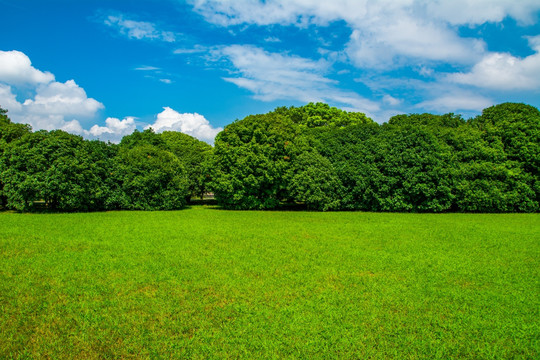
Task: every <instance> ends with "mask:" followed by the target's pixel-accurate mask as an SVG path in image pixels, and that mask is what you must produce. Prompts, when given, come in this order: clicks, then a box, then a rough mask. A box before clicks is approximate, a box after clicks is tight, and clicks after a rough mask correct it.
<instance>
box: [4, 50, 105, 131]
mask: <svg viewBox="0 0 540 360" xmlns="http://www.w3.org/2000/svg"><path fill="white" fill-rule="evenodd" d="M20 88H23V89H24V90H25V91H24V93H26V94H31V95H27V96H29V97H28V98H27V99H25V100H24V101H22V102H21V101H19V100H18V99H17V96H16V95H15V93H16V90H17V89H20ZM0 105H1V106H2V107H4V108H7V109H8V110H9V116H10V118H11V119H12V120H13V121H15V122H19V123H25V124H30V125H31V126H32V127H33V128H34V129H36V130H39V129H44V130H53V129H67V130H69V131H72V132H76V133H81V131H82V128H81V126H80V123H79V121H78V120H77V119H76V118H87V119H88V118H92V117H93V116H95V114H96V113H97V111H98V110H100V109H103V104H101V103H100V102H99V101H97V100H95V99H92V98H89V97H88V96H87V95H86V92H85V91H84V89H83V88H81V87H80V86H79V85H77V84H76V83H75V81H73V80H68V81H66V82H65V83H61V82H57V81H54V75H53V74H51V73H50V72H43V71H40V70H38V69H36V68H34V67H33V66H32V63H31V61H30V59H29V58H28V56H26V55H25V54H24V53H22V52H20V51H15V50H14V51H0Z"/></svg>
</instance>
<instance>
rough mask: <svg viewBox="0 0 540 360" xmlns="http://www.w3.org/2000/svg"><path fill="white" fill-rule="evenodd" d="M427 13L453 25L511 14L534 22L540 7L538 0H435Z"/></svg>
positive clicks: (525, 21) (513, 16)
mask: <svg viewBox="0 0 540 360" xmlns="http://www.w3.org/2000/svg"><path fill="white" fill-rule="evenodd" d="M426 8H427V14H428V15H430V16H432V17H435V18H437V19H442V20H444V21H447V22H448V23H450V24H453V25H463V24H467V25H478V24H483V23H486V22H500V21H502V20H503V19H504V18H505V17H507V16H509V17H511V18H514V19H516V20H517V21H519V22H520V23H524V24H533V23H534V22H535V20H536V19H535V12H536V11H537V10H538V9H539V8H540V5H539V2H538V1H537V0H519V1H516V0H474V1H471V0H446V1H443V0H435V1H428V2H427V3H426Z"/></svg>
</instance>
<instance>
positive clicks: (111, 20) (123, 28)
mask: <svg viewBox="0 0 540 360" xmlns="http://www.w3.org/2000/svg"><path fill="white" fill-rule="evenodd" d="M103 23H104V24H105V25H107V26H110V27H112V28H115V29H116V30H118V31H119V32H120V34H122V35H124V36H127V37H128V38H130V39H137V40H157V41H164V42H175V41H176V34H175V33H173V32H171V31H163V30H160V29H158V28H157V26H156V25H155V24H153V23H151V22H146V21H135V20H131V19H127V18H126V17H125V16H124V15H108V16H106V17H105V19H104V21H103Z"/></svg>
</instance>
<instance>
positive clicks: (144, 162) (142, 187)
mask: <svg viewBox="0 0 540 360" xmlns="http://www.w3.org/2000/svg"><path fill="white" fill-rule="evenodd" d="M114 174H115V175H114V176H115V179H116V181H117V182H118V183H119V184H120V189H121V193H119V194H118V193H117V194H116V195H115V196H116V203H117V204H119V205H120V206H121V207H122V208H124V209H130V210H173V209H180V208H182V207H184V206H185V205H186V197H187V195H188V193H189V185H188V181H187V176H186V172H185V169H184V167H183V166H182V163H181V162H180V161H179V160H178V158H177V157H176V156H175V155H174V154H172V153H171V152H169V151H166V150H162V149H160V148H158V147H157V146H153V145H150V144H141V145H136V146H134V147H132V148H120V150H119V153H118V157H117V162H116V168H115V169H114Z"/></svg>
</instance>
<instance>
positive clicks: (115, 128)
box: [83, 117, 137, 143]
mask: <svg viewBox="0 0 540 360" xmlns="http://www.w3.org/2000/svg"><path fill="white" fill-rule="evenodd" d="M136 128H137V126H136V124H135V118H134V117H126V118H125V119H123V120H120V119H117V118H111V117H110V118H107V120H105V126H99V125H94V126H92V127H91V128H90V130H88V131H86V130H85V131H83V133H84V135H87V136H91V137H95V138H97V139H100V140H103V141H111V142H114V143H117V142H119V141H120V140H121V139H122V137H124V136H126V135H129V134H131V133H132V132H133V131H135V129H136Z"/></svg>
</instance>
